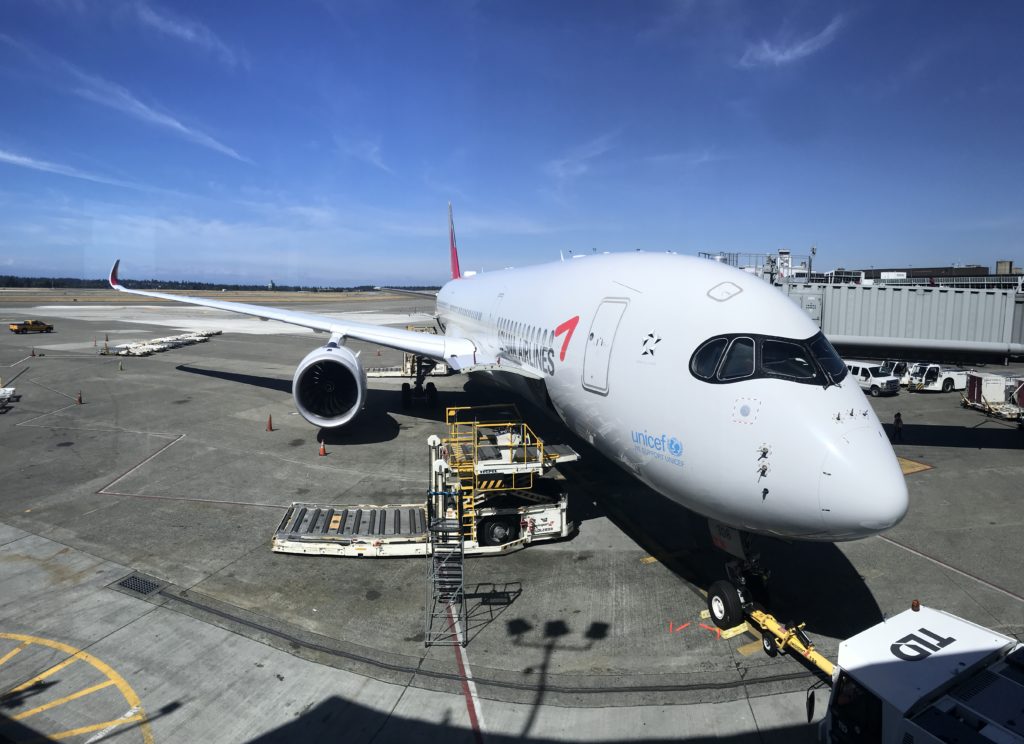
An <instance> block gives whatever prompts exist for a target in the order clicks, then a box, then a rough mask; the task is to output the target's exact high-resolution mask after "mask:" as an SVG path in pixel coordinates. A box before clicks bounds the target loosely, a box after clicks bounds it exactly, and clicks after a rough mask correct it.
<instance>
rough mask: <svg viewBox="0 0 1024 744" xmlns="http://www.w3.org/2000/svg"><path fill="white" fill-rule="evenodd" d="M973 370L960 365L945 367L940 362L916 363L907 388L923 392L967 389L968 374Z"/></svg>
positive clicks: (946, 391)
mask: <svg viewBox="0 0 1024 744" xmlns="http://www.w3.org/2000/svg"><path fill="white" fill-rule="evenodd" d="M970 372H973V370H966V369H962V368H960V367H943V366H942V365H939V364H926V363H921V364H915V365H914V368H913V370H912V372H911V374H910V383H909V384H908V385H907V390H909V391H912V392H921V391H923V390H941V391H942V392H944V393H951V392H953V391H954V390H966V389H967V375H968V374H969V373H970Z"/></svg>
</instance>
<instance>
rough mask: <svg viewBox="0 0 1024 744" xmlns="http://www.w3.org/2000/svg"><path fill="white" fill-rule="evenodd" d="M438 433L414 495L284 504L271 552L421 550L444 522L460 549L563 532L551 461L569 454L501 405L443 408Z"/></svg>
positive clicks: (492, 550)
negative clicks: (419, 492)
mask: <svg viewBox="0 0 1024 744" xmlns="http://www.w3.org/2000/svg"><path fill="white" fill-rule="evenodd" d="M446 422H447V425H448V432H447V435H446V436H445V437H444V438H439V437H436V436H431V437H430V438H429V439H428V440H427V446H428V449H429V452H430V479H429V487H428V489H427V496H426V499H425V500H424V501H420V502H416V503H407V504H388V505H385V506H380V505H373V504H352V505H330V504H310V503H298V502H296V503H293V504H292V505H291V506H290V507H289V508H288V510H287V511H286V512H285V515H284V518H283V519H282V520H281V523H280V525H279V526H278V528H277V531H276V533H275V534H274V538H273V540H272V543H271V548H272V550H274V551H275V552H278V553H302V554H307V555H338V556H347V557H359V558H377V557H396V556H412V555H419V556H423V555H429V554H430V553H431V552H432V550H433V542H432V540H431V530H430V527H431V526H432V525H435V524H436V523H438V522H439V521H440V522H445V523H446V524H447V528H448V531H455V532H457V534H458V537H459V539H460V541H461V543H462V546H463V551H464V553H465V554H466V555H488V554H499V553H508V552H511V551H514V550H518V549H521V548H524V547H526V546H527V545H529V544H531V543H533V542H539V541H542V540H553V539H558V538H562V537H567V536H568V535H569V534H570V533H571V532H572V529H573V525H572V523H571V522H570V521H569V520H568V518H567V516H566V512H567V509H568V495H567V493H566V491H565V489H564V488H563V484H564V480H561V479H560V478H556V477H554V475H555V474H554V473H552V472H551V470H552V468H553V467H554V466H555V465H556V464H558V463H563V462H572V461H575V460H578V459H579V455H578V454H576V452H575V451H573V450H572V449H571V448H570V447H568V446H566V445H548V444H545V443H544V442H543V441H541V440H540V439H539V438H538V437H537V436H536V434H534V432H533V431H532V429H530V427H529V425H527V424H526V423H525V422H523V421H522V420H521V418H520V417H519V414H518V412H517V411H515V409H514V408H513V407H511V406H482V407H475V408H473V407H468V408H467V407H456V408H449V409H447V411H446Z"/></svg>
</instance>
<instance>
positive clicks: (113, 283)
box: [107, 258, 121, 289]
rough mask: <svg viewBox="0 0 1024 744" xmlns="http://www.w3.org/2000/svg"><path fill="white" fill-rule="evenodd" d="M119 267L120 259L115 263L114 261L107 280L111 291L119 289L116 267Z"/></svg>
mask: <svg viewBox="0 0 1024 744" xmlns="http://www.w3.org/2000/svg"><path fill="white" fill-rule="evenodd" d="M120 265H121V259H120V258H119V259H117V260H116V261H114V268H112V269H111V270H110V279H108V280H107V281H109V282H110V288H111V289H121V282H120V281H119V280H118V278H117V267H118V266H120Z"/></svg>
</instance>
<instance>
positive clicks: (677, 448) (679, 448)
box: [668, 437, 683, 457]
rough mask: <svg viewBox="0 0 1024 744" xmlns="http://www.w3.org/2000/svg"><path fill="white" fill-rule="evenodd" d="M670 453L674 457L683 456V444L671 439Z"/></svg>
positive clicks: (669, 444)
mask: <svg viewBox="0 0 1024 744" xmlns="http://www.w3.org/2000/svg"><path fill="white" fill-rule="evenodd" d="M668 453H669V454H670V455H672V457H679V455H681V454H683V444H682V442H680V441H679V440H678V439H676V438H675V437H672V438H671V439H669V440H668Z"/></svg>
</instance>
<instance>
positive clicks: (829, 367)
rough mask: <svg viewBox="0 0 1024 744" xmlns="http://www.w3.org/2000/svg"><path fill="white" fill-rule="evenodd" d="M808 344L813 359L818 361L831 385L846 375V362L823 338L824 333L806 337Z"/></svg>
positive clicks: (837, 382) (836, 383)
mask: <svg viewBox="0 0 1024 744" xmlns="http://www.w3.org/2000/svg"><path fill="white" fill-rule="evenodd" d="M807 343H808V345H809V346H810V347H811V353H812V354H813V355H814V361H816V362H817V363H818V366H819V367H821V370H822V371H823V372H824V373H825V376H826V377H827V378H828V381H829V382H830V383H831V384H833V385H838V384H839V382H840V381H841V380H842V379H843V378H844V377H846V363H845V362H844V361H843V360H842V359H840V358H839V354H838V353H836V350H835V347H833V346H832V344H830V343H829V341H828V339H827V338H825V334H824V333H819V334H818V335H817V336H813V337H812V338H810V339H808V342H807Z"/></svg>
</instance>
